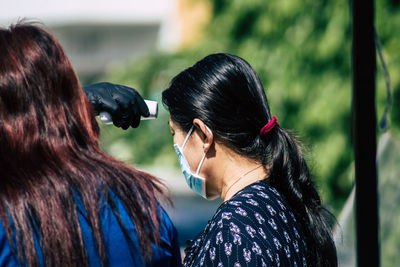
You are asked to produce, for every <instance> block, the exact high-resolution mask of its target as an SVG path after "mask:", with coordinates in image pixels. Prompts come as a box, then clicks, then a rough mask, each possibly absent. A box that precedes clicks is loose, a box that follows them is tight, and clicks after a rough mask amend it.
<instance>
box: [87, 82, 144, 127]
mask: <svg viewBox="0 0 400 267" xmlns="http://www.w3.org/2000/svg"><path fill="white" fill-rule="evenodd" d="M83 90H84V91H85V94H86V96H87V98H88V100H89V102H90V103H91V104H92V106H93V108H94V110H95V111H96V113H97V114H99V113H100V112H101V111H106V112H108V113H110V115H111V117H112V120H113V123H114V125H115V126H116V127H121V128H122V129H124V130H126V129H128V128H129V126H132V127H133V128H136V127H138V126H139V123H140V116H143V117H148V116H149V115H150V113H149V109H148V108H147V105H146V103H145V102H144V100H143V98H142V97H141V96H140V95H139V93H138V92H137V91H136V90H135V89H133V88H130V87H127V86H123V85H118V84H112V83H108V82H101V83H95V84H91V85H88V86H85V87H83Z"/></svg>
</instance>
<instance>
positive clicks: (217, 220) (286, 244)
mask: <svg viewBox="0 0 400 267" xmlns="http://www.w3.org/2000/svg"><path fill="white" fill-rule="evenodd" d="M209 227H210V229H209V232H208V234H207V236H206V238H205V249H207V244H208V243H210V244H212V243H214V244H219V243H221V244H222V243H224V246H226V248H225V247H224V249H223V250H225V249H227V251H228V254H229V251H230V249H229V248H230V246H240V247H242V246H243V247H245V248H250V250H249V251H250V252H251V253H250V254H252V255H253V256H255V255H258V254H257V253H258V252H259V251H265V252H266V254H265V258H264V260H265V261H269V262H277V261H280V262H281V263H293V262H292V260H295V261H296V262H297V263H299V262H302V260H303V255H306V254H305V243H304V240H303V239H304V238H303V236H302V232H301V229H300V225H299V224H298V222H297V221H296V219H295V217H294V215H293V213H292V212H291V210H290V207H289V206H288V205H286V202H285V200H284V198H283V197H282V196H281V195H280V193H279V192H278V191H277V190H276V189H274V188H273V187H271V186H269V185H268V184H267V183H265V182H263V181H260V182H256V183H254V184H252V185H249V186H247V187H246V188H244V189H242V190H241V191H239V192H238V193H237V194H235V195H234V196H233V197H232V198H231V199H230V200H228V201H226V202H224V203H223V204H222V205H221V206H220V208H219V209H218V211H217V212H216V214H215V215H214V217H213V219H212V221H211V222H210V226H209ZM208 241H210V242H208ZM225 244H226V245H225ZM231 244H232V245H231ZM246 251H247V250H246ZM225 253H226V252H225ZM246 253H247V252H246ZM263 257H264V256H263ZM291 257H292V258H291Z"/></svg>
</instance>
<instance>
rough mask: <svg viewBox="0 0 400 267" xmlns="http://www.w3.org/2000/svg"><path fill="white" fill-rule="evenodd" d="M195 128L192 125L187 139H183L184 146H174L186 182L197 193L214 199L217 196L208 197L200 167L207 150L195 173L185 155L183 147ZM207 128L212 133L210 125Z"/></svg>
mask: <svg viewBox="0 0 400 267" xmlns="http://www.w3.org/2000/svg"><path fill="white" fill-rule="evenodd" d="M206 127H207V126H206ZM193 129H194V126H192V128H190V130H189V132H188V133H187V135H186V137H185V140H184V141H183V144H182V146H181V147H179V145H178V144H174V148H175V151H176V154H177V155H178V160H179V163H180V165H181V169H182V173H183V175H184V176H185V179H186V182H187V184H188V185H189V187H190V189H192V190H193V191H194V192H196V193H197V194H199V195H200V196H202V197H204V198H206V199H213V198H215V197H207V193H206V179H205V178H204V177H201V176H200V175H199V172H200V168H201V165H203V162H204V159H205V157H206V154H207V151H206V152H204V155H203V157H202V158H201V160H200V163H199V166H198V167H197V170H196V173H193V172H192V171H191V170H190V165H189V162H188V161H187V159H186V158H185V155H183V148H184V147H185V145H186V142H187V141H188V139H189V137H190V135H191V134H192V132H193ZM207 130H208V131H209V132H210V133H211V130H210V129H209V128H208V127H207Z"/></svg>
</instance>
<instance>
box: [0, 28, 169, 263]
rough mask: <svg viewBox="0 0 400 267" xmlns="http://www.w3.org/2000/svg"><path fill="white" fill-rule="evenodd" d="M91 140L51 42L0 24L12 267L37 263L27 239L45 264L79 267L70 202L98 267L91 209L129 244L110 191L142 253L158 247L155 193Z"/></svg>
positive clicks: (71, 76) (84, 112)
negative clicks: (105, 209) (105, 210)
mask: <svg viewBox="0 0 400 267" xmlns="http://www.w3.org/2000/svg"><path fill="white" fill-rule="evenodd" d="M98 140H99V127H98V125H97V122H96V120H95V114H94V112H93V110H92V108H91V106H90V103H89V102H88V101H87V99H86V96H85V94H84V92H83V90H82V87H81V85H80V83H79V80H78V77H77V76H76V74H75V72H74V70H73V68H72V65H71V63H70V61H69V60H68V58H67V56H66V54H65V53H64V50H63V49H62V47H61V45H60V44H59V42H58V41H57V40H56V39H55V38H54V37H53V36H52V35H51V34H50V33H49V32H47V31H46V30H45V29H43V28H42V27H38V26H34V25H30V24H27V23H19V24H17V25H14V26H11V27H9V28H7V29H4V28H0V173H1V177H0V201H1V205H0V218H1V223H2V224H3V225H4V228H5V230H6V233H7V237H8V239H9V242H10V245H11V247H12V248H13V249H14V252H15V253H16V254H18V256H19V260H20V262H21V265H22V266H38V265H39V259H38V255H39V251H37V250H38V248H37V246H36V245H37V244H36V243H35V241H34V240H35V239H36V240H39V242H37V243H38V245H39V246H40V252H41V254H42V255H43V260H44V264H45V265H46V266H89V260H88V255H87V251H86V249H85V245H84V240H83V236H82V233H81V227H80V225H79V218H78V207H77V201H78V199H79V200H80V202H82V206H83V207H84V209H85V210H84V211H85V214H86V219H87V221H88V224H89V225H90V227H91V231H92V234H93V239H94V243H95V245H96V249H97V252H98V255H99V256H100V259H101V261H102V263H103V265H107V258H106V248H105V243H104V238H103V232H102V229H101V221H100V206H101V203H105V204H108V205H110V207H111V209H112V210H113V212H114V213H115V215H116V217H117V219H118V222H119V224H120V225H121V227H122V229H123V231H124V234H126V237H127V241H128V242H129V243H130V244H131V243H132V242H134V241H133V240H130V239H131V238H129V236H128V234H127V231H128V230H127V229H126V228H125V227H124V225H123V224H122V221H121V218H120V216H119V212H118V210H117V207H116V203H115V202H114V200H113V199H115V198H114V197H112V196H111V194H113V195H115V196H116V198H118V199H120V200H121V202H122V204H123V206H124V207H125V209H126V210H127V213H128V215H129V217H130V218H131V219H132V221H133V223H134V224H135V230H136V233H137V235H138V239H139V243H140V247H141V249H142V254H143V256H145V258H146V259H148V258H150V257H151V255H152V248H151V243H152V242H155V243H156V244H158V242H159V241H160V232H159V231H158V229H159V227H158V226H159V219H160V216H159V212H158V211H159V205H158V204H157V197H158V196H161V195H162V188H161V187H160V185H159V182H158V180H157V179H156V178H155V177H153V176H151V175H149V174H147V173H144V172H141V171H139V170H136V169H134V168H132V167H130V166H128V165H127V164H124V163H123V162H120V161H118V160H116V159H114V158H112V157H110V156H108V155H107V154H106V153H104V152H103V151H101V149H100V148H99V144H98ZM131 252H132V254H133V253H134V252H135V250H134V249H132V251H131ZM138 256H139V257H140V255H132V257H138Z"/></svg>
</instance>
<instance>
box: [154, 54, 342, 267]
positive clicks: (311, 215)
mask: <svg viewBox="0 0 400 267" xmlns="http://www.w3.org/2000/svg"><path fill="white" fill-rule="evenodd" d="M162 98H163V103H164V105H165V106H166V108H167V109H168V110H169V112H170V115H171V119H172V120H173V121H174V122H176V123H177V124H178V125H179V127H181V128H182V129H183V130H184V131H188V130H189V129H190V127H191V126H192V125H193V119H194V118H199V119H200V120H202V121H203V122H204V123H205V124H206V125H207V126H208V127H209V128H210V129H211V130H212V131H213V133H214V136H215V141H216V142H220V143H222V144H224V145H226V146H227V147H229V148H231V149H232V150H234V151H235V152H237V153H238V154H240V155H243V156H246V157H248V158H251V159H254V160H257V161H258V162H261V163H262V164H263V166H264V167H265V169H266V170H267V171H268V173H269V175H268V181H269V184H270V185H271V186H273V187H275V188H276V189H278V191H279V192H281V193H282V194H283V195H284V197H285V198H286V200H287V201H288V203H289V205H290V206H291V208H292V210H293V212H294V214H295V217H296V219H297V220H298V221H299V222H300V223H301V226H302V230H303V232H304V234H305V239H306V240H305V241H306V244H307V249H308V259H307V262H308V265H309V266H337V256H336V249H335V245H334V242H333V240H332V234H331V227H330V225H329V220H328V218H327V214H328V215H330V213H329V212H327V211H326V210H325V209H324V208H323V207H322V205H321V199H320V197H319V195H318V193H317V191H316V189H315V187H314V184H313V182H312V180H311V178H310V172H309V168H308V166H307V164H306V161H305V159H304V157H303V154H302V151H301V148H300V146H299V143H298V142H297V141H296V140H295V139H294V138H293V137H292V136H291V134H289V132H288V131H286V130H285V129H283V128H281V127H274V128H273V129H272V130H271V131H270V132H269V133H268V134H266V135H260V130H261V129H262V127H263V126H264V125H266V124H267V123H268V121H270V120H271V113H270V110H269V106H268V101H267V97H266V95H265V92H264V88H263V86H262V84H261V81H260V79H259V77H258V75H257V74H256V72H255V71H254V70H253V68H252V67H251V66H250V64H249V63H247V62H246V61H245V60H243V59H242V58H240V57H237V56H234V55H229V54H213V55H209V56H207V57H205V58H204V59H202V60H200V61H199V62H197V63H196V64H195V65H193V66H192V67H189V68H187V69H186V70H184V71H182V72H181V73H179V74H178V75H177V76H176V77H175V78H173V80H172V82H171V84H170V86H169V88H168V89H166V90H165V91H164V92H163V94H162Z"/></svg>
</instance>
